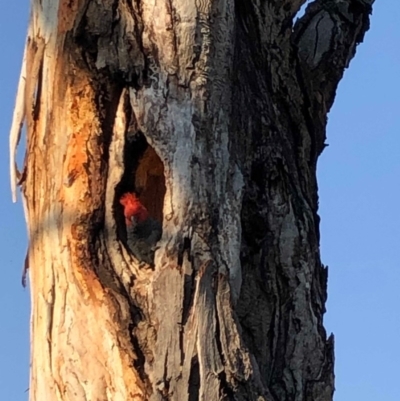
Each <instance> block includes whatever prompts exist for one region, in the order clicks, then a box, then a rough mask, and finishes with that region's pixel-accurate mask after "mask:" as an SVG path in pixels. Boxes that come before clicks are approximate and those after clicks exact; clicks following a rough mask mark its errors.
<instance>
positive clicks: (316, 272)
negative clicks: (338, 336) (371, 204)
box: [10, 0, 373, 401]
mask: <svg viewBox="0 0 400 401" xmlns="http://www.w3.org/2000/svg"><path fill="white" fill-rule="evenodd" d="M303 3H305V1H304V0H280V1H275V2H261V1H259V0H258V1H252V2H249V1H245V0H236V1H231V0H215V1H210V0H204V1H194V0H158V1H150V0H140V1H139V0H135V1H132V2H131V1H127V0H119V1H117V0H103V1H93V0H85V1H64V0H58V1H56V0H52V1H49V0H46V1H38V0H34V1H33V2H32V12H31V19H30V27H29V31H28V38H27V43H26V48H25V55H24V61H23V67H22V72H21V79H20V84H19V87H18V94H17V101H16V108H15V113H14V119H13V125H12V129H11V138H10V152H11V182H12V188H13V196H14V199H15V191H16V186H17V185H18V184H19V185H21V187H22V194H23V199H24V204H25V212H26V221H27V225H28V231H29V238H30V245H29V252H28V262H29V263H28V265H29V277H30V286H31V293H32V318H31V343H32V346H31V359H32V360H31V380H30V382H31V383H30V390H29V392H30V400H31V401H33V400H41V399H46V400H59V401H61V400H63V401H64V400H68V401H81V400H91V401H100V400H101V401H103V400H112V401H118V400H121V401H122V400H124V401H125V400H151V401H156V400H157V401H161V400H178V401H185V400H188V401H195V400H204V401H211V400H254V401H260V400H276V401H278V400H279V401H284V400H285V401H286V400H293V401H329V400H332V394H333V389H334V374H333V362H334V361H333V359H334V357H333V337H330V338H327V336H326V333H325V330H324V327H323V314H324V312H325V301H326V280H327V270H326V268H325V267H324V266H323V265H322V264H321V262H320V255H319V217H318V215H317V209H318V194H317V183H316V163H317V159H318V156H319V155H320V153H321V152H322V150H323V148H324V141H325V127H326V122H327V120H326V117H327V113H328V111H329V109H330V107H331V106H332V103H333V100H334V96H335V91H336V87H337V85H338V82H339V81H340V79H341V77H342V75H343V72H344V69H345V68H346V67H347V66H348V64H349V61H350V60H351V58H352V57H353V56H354V54H355V49H356V45H357V44H359V43H360V42H361V41H362V40H363V37H364V33H365V32H366V31H367V29H368V27H369V14H370V13H371V7H372V3H373V0H343V1H341V2H338V1H336V0H316V1H314V2H313V3H311V4H310V5H309V6H308V7H307V9H306V12H305V15H304V16H303V17H301V18H300V19H299V20H297V22H296V23H295V24H293V20H294V18H295V16H296V14H297V12H298V11H299V9H300V7H301V5H302V4H303ZM24 123H25V126H26V131H27V145H26V148H27V151H26V158H25V165H24V168H23V171H22V172H19V171H18V170H17V168H16V166H15V153H16V148H17V145H18V142H19V137H20V133H21V127H22V126H23V124H24ZM132 191H134V192H136V193H138V194H139V196H140V199H141V201H142V202H143V204H144V205H145V206H146V207H147V209H148V210H149V213H150V214H151V215H152V217H153V218H154V219H156V220H158V221H160V222H161V221H162V227H163V234H162V238H161V240H160V241H159V242H158V244H157V250H156V252H155V259H154V264H147V263H144V262H143V261H140V260H138V259H137V258H136V257H135V256H134V255H132V253H131V252H130V251H129V248H128V247H127V242H126V241H127V235H126V227H125V219H124V215H123V210H122V206H121V204H120V202H119V199H120V197H121V195H122V194H123V193H125V192H132Z"/></svg>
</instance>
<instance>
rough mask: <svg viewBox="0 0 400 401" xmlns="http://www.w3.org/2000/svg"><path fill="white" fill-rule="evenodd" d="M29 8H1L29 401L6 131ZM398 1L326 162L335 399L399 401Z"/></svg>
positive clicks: (13, 320) (6, 325) (15, 314)
mask: <svg viewBox="0 0 400 401" xmlns="http://www.w3.org/2000/svg"><path fill="white" fill-rule="evenodd" d="M28 3H29V2H28V1H18V0H17V1H15V2H13V1H5V0H2V1H1V2H0V48H1V49H2V60H3V61H2V63H1V65H0V88H1V95H0V133H1V135H0V193H1V194H2V197H1V198H0V210H1V212H2V215H3V218H2V222H1V223H0V238H1V244H0V251H1V254H2V258H1V259H2V262H3V263H2V264H3V266H2V274H3V280H1V284H0V286H1V288H0V322H1V323H0V395H1V399H3V400H10V401H25V400H27V399H28V395H27V393H26V392H25V391H26V389H27V388H28V386H29V297H30V295H29V291H28V290H24V289H23V288H22V287H21V284H20V282H21V271H22V265H23V260H24V257H25V250H26V233H25V224H24V221H23V212H22V206H21V203H18V204H16V205H14V204H12V203H11V194H10V190H9V179H8V130H9V127H10V122H11V116H12V109H13V105H14V99H15V93H16V87H17V80H18V75H19V70H20V62H21V59H22V51H23V43H24V40H25V34H26V24H27V19H28V7H29V4H28ZM399 21H400V2H398V1H382V0H381V1H379V0H378V1H377V2H376V5H375V9H374V14H373V17H372V28H371V30H370V31H369V32H368V34H367V36H366V39H365V42H364V43H363V44H362V45H361V46H360V47H359V48H358V51H357V55H356V57H355V59H354V60H353V61H352V63H351V66H350V68H349V69H348V70H347V71H346V73H345V76H344V78H343V80H342V82H341V84H340V86H339V90H338V93H337V96H336V101H335V104H334V106H333V109H332V111H331V113H330V115H329V125H328V140H327V142H328V143H329V147H328V148H326V150H325V151H324V153H323V155H322V156H321V158H320V162H319V165H318V168H319V171H318V176H319V188H320V215H321V218H322V223H321V235H322V239H321V251H322V260H323V262H324V263H325V264H326V265H328V266H329V292H328V294H329V299H328V305H327V306H328V313H327V314H326V318H325V323H326V327H327V330H328V332H333V333H334V334H335V338H336V393H335V398H334V399H335V401H354V400H363V401H376V399H377V398H379V399H383V400H385V401H399V400H400V387H399V386H397V385H396V384H397V382H398V375H399V368H398V361H399V360H400V345H399V338H400V319H399V306H400V291H399V288H400V269H399V263H400V262H399V259H400V257H399V249H400V244H399V240H400V213H399V205H400V186H399V184H400V182H399V181H400V179H399V178H400V135H399V134H400V74H399V72H400V50H399V48H400V46H399V45H400V25H399Z"/></svg>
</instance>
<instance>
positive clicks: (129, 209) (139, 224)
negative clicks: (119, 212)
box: [119, 192, 162, 265]
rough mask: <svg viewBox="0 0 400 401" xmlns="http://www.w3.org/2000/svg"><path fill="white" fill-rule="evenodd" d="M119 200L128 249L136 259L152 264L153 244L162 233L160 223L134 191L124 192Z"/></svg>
mask: <svg viewBox="0 0 400 401" xmlns="http://www.w3.org/2000/svg"><path fill="white" fill-rule="evenodd" d="M119 202H120V204H121V205H122V206H123V208H124V217H125V225H126V237H127V238H126V242H127V246H128V249H129V250H130V251H131V252H132V253H133V254H134V255H135V256H136V258H137V259H139V260H140V261H144V262H146V263H147V264H150V265H152V264H153V263H154V251H155V245H156V244H157V242H158V241H159V240H160V238H161V234H162V227H161V224H160V223H159V222H158V221H157V220H155V219H153V218H152V217H151V216H150V215H149V212H148V210H147V209H146V207H145V206H144V205H143V204H142V203H141V201H140V199H139V198H138V196H137V195H136V193H134V192H126V193H124V194H123V195H122V196H121V197H120V200H119Z"/></svg>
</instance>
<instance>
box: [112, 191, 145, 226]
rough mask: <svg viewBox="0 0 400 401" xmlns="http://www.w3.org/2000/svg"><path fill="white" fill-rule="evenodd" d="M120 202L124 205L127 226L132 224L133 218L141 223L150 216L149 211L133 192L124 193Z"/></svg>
mask: <svg viewBox="0 0 400 401" xmlns="http://www.w3.org/2000/svg"><path fill="white" fill-rule="evenodd" d="M119 203H120V204H121V205H122V206H123V207H124V216H125V222H126V225H127V226H130V225H132V219H134V221H135V222H136V223H141V222H143V221H145V220H147V218H148V217H149V212H148V211H147V209H146V208H145V207H144V206H143V205H142V203H141V202H140V200H139V198H138V197H137V196H136V194H135V193H133V192H126V193H125V194H123V195H122V196H121V198H120V200H119Z"/></svg>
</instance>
